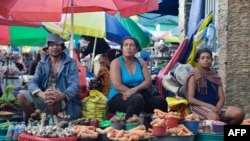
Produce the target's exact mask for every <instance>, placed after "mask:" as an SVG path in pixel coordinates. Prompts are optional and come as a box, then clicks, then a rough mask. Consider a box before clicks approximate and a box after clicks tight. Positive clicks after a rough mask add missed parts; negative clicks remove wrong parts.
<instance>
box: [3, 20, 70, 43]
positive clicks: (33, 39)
mask: <svg viewBox="0 0 250 141" xmlns="http://www.w3.org/2000/svg"><path fill="white" fill-rule="evenodd" d="M48 29H50V30H52V29H53V30H54V31H55V32H56V33H57V34H59V35H60V36H61V37H62V38H64V39H69V36H70V34H69V33H68V32H66V31H63V30H62V29H61V28H60V26H56V25H50V24H48V25H46V27H45V26H40V27H28V26H7V25H0V31H1V34H0V44H1V45H11V46H24V45H28V46H44V45H45V42H46V38H47V37H48V35H49V34H50V33H51V32H49V30H48Z"/></svg>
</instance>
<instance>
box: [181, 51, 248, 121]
mask: <svg viewBox="0 0 250 141" xmlns="http://www.w3.org/2000/svg"><path fill="white" fill-rule="evenodd" d="M196 60H197V62H198V65H199V67H198V68H196V69H194V70H193V71H191V72H190V73H189V75H188V77H187V81H186V83H185V84H184V85H185V95H186V98H187V100H188V102H189V104H190V110H191V112H192V113H195V114H198V115H199V116H200V118H201V119H209V120H220V121H223V122H225V123H227V124H241V122H242V120H243V119H244V116H245V114H244V111H243V110H242V109H241V108H240V107H236V106H226V105H225V96H224V91H223V85H222V81H221V78H220V76H219V75H218V74H217V73H216V72H215V71H214V70H212V69H211V66H212V61H213V59H212V52H211V51H210V50H208V49H207V48H203V49H200V50H198V53H197V55H196Z"/></svg>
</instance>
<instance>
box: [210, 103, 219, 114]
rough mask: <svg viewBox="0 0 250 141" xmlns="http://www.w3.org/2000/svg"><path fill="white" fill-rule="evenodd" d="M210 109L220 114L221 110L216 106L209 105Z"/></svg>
mask: <svg viewBox="0 0 250 141" xmlns="http://www.w3.org/2000/svg"><path fill="white" fill-rule="evenodd" d="M208 108H209V109H211V110H212V111H213V112H215V113H219V109H218V108H217V107H215V106H214V105H211V104H209V105H208Z"/></svg>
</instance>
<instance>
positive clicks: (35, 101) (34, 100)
mask: <svg viewBox="0 0 250 141" xmlns="http://www.w3.org/2000/svg"><path fill="white" fill-rule="evenodd" d="M19 93H21V94H23V95H24V97H25V98H26V99H27V100H28V102H29V103H31V104H32V105H33V106H34V107H35V109H40V110H42V112H45V113H47V114H48V113H49V110H48V105H47V103H45V102H44V100H43V99H42V98H40V97H37V96H33V95H32V94H31V93H30V92H29V91H28V90H21V91H19ZM61 105H62V109H63V110H64V109H65V107H66V103H65V101H61Z"/></svg>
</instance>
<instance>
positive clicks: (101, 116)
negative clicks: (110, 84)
mask: <svg viewBox="0 0 250 141" xmlns="http://www.w3.org/2000/svg"><path fill="white" fill-rule="evenodd" d="M82 102H83V105H84V106H83V107H84V108H83V110H82V114H83V116H84V117H87V118H95V119H97V120H98V121H103V120H105V119H106V111H107V102H108V99H107V97H106V96H104V95H103V94H102V93H101V92H100V91H98V90H90V91H89V96H88V97H85V98H84V99H83V100H82Z"/></svg>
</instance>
